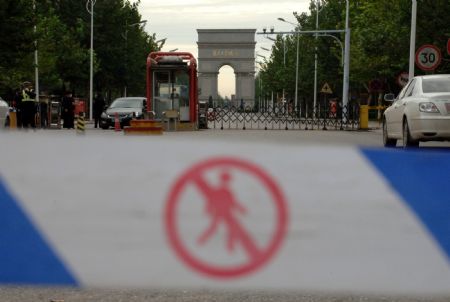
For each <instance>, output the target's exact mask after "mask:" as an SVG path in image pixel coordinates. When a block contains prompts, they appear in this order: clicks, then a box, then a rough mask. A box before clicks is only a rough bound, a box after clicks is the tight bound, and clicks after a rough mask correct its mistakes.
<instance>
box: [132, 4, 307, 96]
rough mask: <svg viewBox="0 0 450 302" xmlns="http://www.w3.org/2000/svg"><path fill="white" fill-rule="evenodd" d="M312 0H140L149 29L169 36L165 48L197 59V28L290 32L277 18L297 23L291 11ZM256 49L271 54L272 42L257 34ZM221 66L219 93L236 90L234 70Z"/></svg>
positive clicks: (150, 31)
mask: <svg viewBox="0 0 450 302" xmlns="http://www.w3.org/2000/svg"><path fill="white" fill-rule="evenodd" d="M309 2H310V0H296V1H294V0H240V1H239V0H162V1H161V0H160V1H154V0H153V1H152V0H141V4H140V5H139V11H140V13H141V15H142V19H144V20H147V24H146V27H145V29H146V31H147V32H148V33H156V36H157V39H163V38H167V41H166V44H165V45H164V47H163V49H162V50H163V51H169V50H172V49H175V48H178V49H179V51H188V52H191V53H192V54H193V55H194V56H195V57H196V58H197V40H198V35H197V29H235V28H248V29H257V31H262V29H263V27H267V28H268V29H269V28H270V27H271V26H274V27H275V30H276V31H290V30H292V29H293V26H292V25H290V24H287V23H283V22H280V21H278V20H277V18H279V17H281V18H284V19H286V20H288V21H291V22H294V23H295V21H296V20H295V18H294V16H293V14H292V12H294V11H296V12H298V13H300V12H306V11H308V8H309ZM255 38H256V41H257V44H256V51H257V52H258V53H259V54H261V55H268V52H267V51H264V50H261V46H263V47H266V48H269V49H270V48H271V45H272V42H271V41H270V40H268V39H265V38H264V37H263V36H261V35H256V37H255ZM224 69H226V68H222V69H221V72H220V75H219V93H220V94H221V95H222V96H225V95H228V96H229V95H230V94H231V93H234V83H233V81H234V75H233V73H232V69H231V68H228V69H227V70H224Z"/></svg>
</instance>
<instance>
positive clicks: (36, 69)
mask: <svg viewBox="0 0 450 302" xmlns="http://www.w3.org/2000/svg"><path fill="white" fill-rule="evenodd" d="M33 10H34V14H35V15H36V14H37V12H36V0H33ZM35 20H37V18H35ZM35 22H37V21H35ZM36 32H37V26H36V23H35V24H34V34H36ZM34 92H35V93H36V97H35V101H36V102H38V103H39V61H38V42H37V40H34Z"/></svg>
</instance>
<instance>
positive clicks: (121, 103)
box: [110, 98, 143, 108]
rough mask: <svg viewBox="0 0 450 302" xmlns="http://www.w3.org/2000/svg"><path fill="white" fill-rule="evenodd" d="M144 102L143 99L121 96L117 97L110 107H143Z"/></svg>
mask: <svg viewBox="0 0 450 302" xmlns="http://www.w3.org/2000/svg"><path fill="white" fill-rule="evenodd" d="M142 102H143V100H142V99H130V98H121V99H116V100H115V101H114V102H113V103H112V104H111V106H110V108H141V107H142Z"/></svg>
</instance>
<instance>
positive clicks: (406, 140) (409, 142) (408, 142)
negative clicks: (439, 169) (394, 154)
mask: <svg viewBox="0 0 450 302" xmlns="http://www.w3.org/2000/svg"><path fill="white" fill-rule="evenodd" d="M418 146H419V141H417V140H414V139H412V137H411V133H410V132H409V125H408V120H407V119H405V120H404V121H403V148H408V147H418Z"/></svg>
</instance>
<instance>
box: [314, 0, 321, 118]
mask: <svg viewBox="0 0 450 302" xmlns="http://www.w3.org/2000/svg"><path fill="white" fill-rule="evenodd" d="M319 6H320V0H316V30H319V11H320V10H319ZM317 38H318V35H317V34H316V48H315V54H314V103H313V111H314V112H315V110H316V105H317V65H318V55H317Z"/></svg>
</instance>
